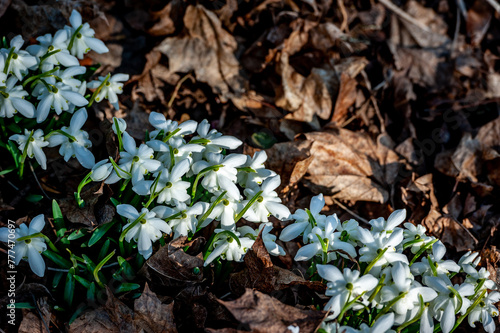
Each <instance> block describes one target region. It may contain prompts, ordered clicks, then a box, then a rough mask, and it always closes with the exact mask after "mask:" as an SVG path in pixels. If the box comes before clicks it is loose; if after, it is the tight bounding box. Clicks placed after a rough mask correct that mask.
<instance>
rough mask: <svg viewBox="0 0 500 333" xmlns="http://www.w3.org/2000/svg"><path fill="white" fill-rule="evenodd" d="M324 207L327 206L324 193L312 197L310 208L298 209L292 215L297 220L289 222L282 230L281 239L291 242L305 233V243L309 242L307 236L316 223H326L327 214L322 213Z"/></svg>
mask: <svg viewBox="0 0 500 333" xmlns="http://www.w3.org/2000/svg"><path fill="white" fill-rule="evenodd" d="M323 207H325V199H324V197H323V194H319V195H317V196H314V197H313V198H312V199H311V207H310V209H307V208H306V209H297V210H296V211H295V213H294V214H292V215H291V216H290V218H291V219H293V220H295V223H292V224H289V225H288V226H286V227H285V228H284V229H283V230H282V231H281V235H280V239H281V240H282V241H284V242H289V241H291V240H292V239H295V238H297V237H298V236H300V235H303V238H304V239H303V240H304V244H305V243H307V242H308V241H309V238H308V237H307V236H308V234H309V233H310V232H311V230H312V228H313V227H315V226H316V225H318V226H320V227H322V226H323V225H324V224H325V220H326V216H324V215H321V214H320V213H321V210H322V209H323Z"/></svg>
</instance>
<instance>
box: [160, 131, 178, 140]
mask: <svg viewBox="0 0 500 333" xmlns="http://www.w3.org/2000/svg"><path fill="white" fill-rule="evenodd" d="M180 130H181V129H180V128H177V129H175V130H174V131H172V132H171V133H166V134H167V135H166V136H165V137H164V138H163V140H162V141H163V142H168V140H170V139H171V138H172V137H173V136H174V135H176V134H177V133H178V132H179V131H180Z"/></svg>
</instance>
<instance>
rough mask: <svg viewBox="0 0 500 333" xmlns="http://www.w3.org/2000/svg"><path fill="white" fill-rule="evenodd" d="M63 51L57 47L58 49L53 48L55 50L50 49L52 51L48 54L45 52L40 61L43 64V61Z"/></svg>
mask: <svg viewBox="0 0 500 333" xmlns="http://www.w3.org/2000/svg"><path fill="white" fill-rule="evenodd" d="M59 52H61V49H57V50H53V51H50V52H47V54H45V55H44V56H42V57H40V63H39V65H41V64H42V63H43V61H44V60H45V59H47V58H49V57H51V56H53V55H54V54H57V53H59Z"/></svg>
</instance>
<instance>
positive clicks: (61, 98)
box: [36, 82, 88, 123]
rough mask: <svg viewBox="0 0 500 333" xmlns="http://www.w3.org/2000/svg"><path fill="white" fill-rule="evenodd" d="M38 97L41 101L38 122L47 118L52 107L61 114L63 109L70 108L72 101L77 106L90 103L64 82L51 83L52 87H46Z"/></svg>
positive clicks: (37, 110)
mask: <svg viewBox="0 0 500 333" xmlns="http://www.w3.org/2000/svg"><path fill="white" fill-rule="evenodd" d="M37 98H38V100H39V101H40V102H39V103H38V106H37V108H36V113H37V116H36V121H37V122H38V123H41V122H42V121H44V120H45V119H47V116H48V115H49V112H50V109H51V108H53V109H54V110H55V111H56V113H57V114H61V112H62V111H69V110H70V103H71V104H73V105H76V106H84V105H87V104H88V101H87V100H86V99H85V97H83V96H82V95H81V94H79V93H78V92H74V91H73V90H72V88H71V87H70V86H67V85H65V84H64V83H63V82H58V83H56V84H55V85H51V86H50V89H47V88H44V89H43V90H42V91H41V94H40V95H39V96H38V97H37Z"/></svg>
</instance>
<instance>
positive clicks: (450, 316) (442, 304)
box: [424, 276, 474, 333]
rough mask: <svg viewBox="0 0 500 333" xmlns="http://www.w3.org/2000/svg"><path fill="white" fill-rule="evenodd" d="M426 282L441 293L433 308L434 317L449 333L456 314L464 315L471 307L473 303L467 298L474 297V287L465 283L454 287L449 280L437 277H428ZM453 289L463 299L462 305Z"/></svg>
mask: <svg viewBox="0 0 500 333" xmlns="http://www.w3.org/2000/svg"><path fill="white" fill-rule="evenodd" d="M424 282H425V284H426V285H428V286H429V287H431V288H433V289H434V290H436V291H437V292H438V293H439V295H438V296H437V298H436V299H435V300H434V301H433V302H432V305H431V306H432V310H433V312H434V317H435V318H436V319H437V320H438V321H439V322H440V323H441V330H442V331H443V332H444V333H448V332H450V331H451V329H452V328H453V326H454V325H455V320H456V316H455V313H457V312H461V313H462V314H464V313H465V312H466V311H467V308H468V307H469V306H470V304H471V301H470V300H469V299H468V298H466V297H465V296H471V295H474V286H473V285H471V284H469V283H464V284H462V285H454V286H453V287H452V286H451V282H450V281H449V280H448V279H447V278H445V279H442V278H438V277H435V276H426V277H425V279H424ZM453 289H455V291H456V292H457V293H458V294H459V295H460V296H461V297H462V304H460V303H459V299H458V297H457V295H456V294H455V293H454V292H452V290H453ZM459 305H460V308H459Z"/></svg>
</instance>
